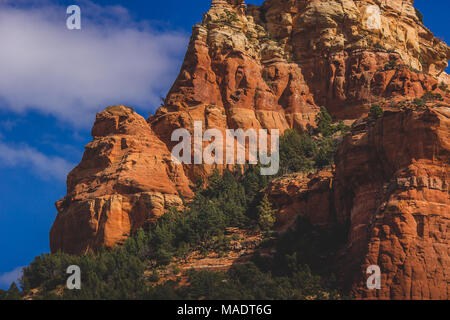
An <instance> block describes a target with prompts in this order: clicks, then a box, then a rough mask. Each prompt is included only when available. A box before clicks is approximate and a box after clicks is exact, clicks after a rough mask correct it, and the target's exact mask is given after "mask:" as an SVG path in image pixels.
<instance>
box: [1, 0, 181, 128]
mask: <svg viewBox="0 0 450 320" xmlns="http://www.w3.org/2000/svg"><path fill="white" fill-rule="evenodd" d="M26 4H28V5H26ZM81 13H82V30H68V29H67V28H66V17H67V15H66V8H65V7H60V6H57V5H54V4H52V3H51V2H49V1H39V2H38V1H31V0H30V1H17V0H14V1H8V0H0V46H1V48H2V49H1V50H0V70H2V72H1V73H0V108H5V109H9V110H13V111H15V112H24V111H26V110H29V109H34V110H38V111H40V112H42V113H45V114H52V115H54V116H56V117H58V118H59V119H63V120H65V121H68V122H70V123H72V124H75V125H77V126H83V125H89V124H90V122H91V121H92V118H93V114H94V113H95V112H97V111H98V110H99V109H102V108H104V107H106V106H108V105H111V104H122V103H126V104H131V105H137V106H146V107H148V109H149V111H150V109H153V108H155V107H157V106H158V104H159V102H160V100H159V97H160V95H161V94H162V93H163V92H164V91H165V90H167V88H168V87H169V85H170V83H171V82H172V81H173V79H174V77H175V76H176V72H177V69H178V65H179V61H180V58H181V55H182V53H183V52H184V50H185V45H186V42H187V37H186V35H184V34H180V33H178V32H173V31H167V32H161V31H156V30H154V29H152V28H151V27H150V26H149V25H148V24H144V23H136V22H133V21H132V20H131V19H130V15H129V13H128V11H127V10H126V9H124V8H123V7H120V6H107V7H102V6H99V5H96V4H94V3H92V2H90V1H82V2H81Z"/></svg>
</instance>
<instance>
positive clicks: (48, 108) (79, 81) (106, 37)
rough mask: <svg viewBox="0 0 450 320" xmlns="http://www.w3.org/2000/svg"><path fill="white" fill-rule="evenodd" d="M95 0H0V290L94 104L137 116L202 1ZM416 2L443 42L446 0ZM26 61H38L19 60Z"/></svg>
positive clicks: (47, 218)
mask: <svg viewBox="0 0 450 320" xmlns="http://www.w3.org/2000/svg"><path fill="white" fill-rule="evenodd" d="M94 2H95V4H94V3H92V2H89V1H75V0H71V1H56V0H55V1H51V0H39V1H37V0H15V1H10V0H0V41H5V39H6V43H8V41H20V40H21V39H24V43H23V47H22V50H19V51H14V50H13V48H12V47H9V46H6V50H5V47H4V46H2V50H0V66H1V65H2V59H3V64H4V66H3V68H0V69H1V70H2V73H4V74H5V71H6V75H7V77H6V78H7V80H8V79H9V80H11V79H14V80H15V81H9V80H8V81H6V82H5V80H3V82H2V80H1V79H2V78H1V77H0V243H1V250H0V288H3V289H4V288H7V287H9V284H10V282H11V281H12V280H14V279H15V278H16V277H17V274H18V273H19V271H20V267H21V266H25V265H27V264H29V263H30V262H31V261H32V260H33V259H34V257H35V256H37V255H40V254H41V253H45V252H48V251H49V239H48V234H49V230H50V227H51V225H52V223H53V220H54V218H55V215H56V209H55V207H54V202H55V201H57V200H59V199H61V198H63V197H64V195H65V191H66V190H65V176H66V174H67V172H68V171H69V170H70V169H71V168H73V167H74V166H75V165H76V164H77V163H78V162H79V161H80V159H81V157H82V153H83V150H84V146H85V145H86V144H87V143H88V142H89V141H90V139H91V137H90V127H91V125H92V123H93V121H94V116H95V113H96V112H97V111H100V110H101V109H103V108H104V107H106V106H107V105H110V104H127V105H132V106H134V107H136V109H137V111H138V112H140V113H141V114H142V115H144V116H147V115H148V113H149V112H152V111H154V110H155V108H156V107H158V105H159V102H160V96H164V95H165V93H166V92H167V91H168V89H169V88H170V85H171V84H172V82H173V80H174V79H175V77H176V75H177V72H178V68H179V66H180V64H181V62H182V59H183V56H184V53H185V47H186V44H187V41H188V37H189V35H190V31H191V27H192V25H194V24H196V23H198V22H199V21H200V20H201V16H202V13H204V12H206V11H207V9H208V8H209V4H210V1H209V0H194V1H186V0H165V1H142V0H126V1H125V0H121V1H119V0H108V1H106V0H97V1H94ZM261 2H262V1H256V0H255V1H250V3H254V4H259V3H261ZM11 3H14V5H11ZM71 4H79V5H80V6H81V8H82V16H83V21H82V23H83V24H82V25H83V33H80V32H78V33H77V31H68V30H66V29H65V18H66V15H65V7H67V6H68V5H71ZM416 6H417V7H418V8H419V9H420V10H421V11H422V13H423V14H424V16H425V24H426V25H427V26H428V27H429V28H430V29H431V30H432V31H433V32H434V33H435V34H436V35H438V36H440V37H442V38H443V39H445V40H446V41H447V42H449V41H450V30H449V28H448V12H449V9H450V2H449V1H440V2H439V5H436V3H435V2H431V1H425V0H417V1H416ZM86 8H88V9H87V10H85V9H86ZM2 27H3V28H2ZM86 29H88V30H87V31H85V30H86ZM50 35H51V36H50ZM40 39H44V40H42V41H44V43H45V45H42V43H41V42H39V41H38V40H40ZM25 40H26V41H25ZM119 43H120V44H121V45H119ZM79 47H81V48H82V49H80V50H79V49H78V48H79ZM8 48H10V49H8ZM83 48H91V49H85V50H84V49H83ZM31 55H32V57H33V58H32V59H30V57H31ZM12 58H14V59H12ZM88 58H89V63H87V62H86V61H87V59H88ZM5 59H11V61H8V62H7V63H6V62H5ZM83 59H86V60H83ZM30 60H31V61H38V63H37V66H36V64H33V65H28V64H27V63H28V62H29V61H30ZM119 60H120V61H121V63H120V64H118V63H117V61H119ZM122 62H123V63H122ZM80 64H81V65H83V66H84V64H86V67H85V68H79V67H77V66H79V65H80ZM43 74H45V75H46V76H47V77H46V78H44V77H43ZM67 74H70V77H69V80H67V79H66V78H67ZM17 83H19V84H20V85H19V86H17ZM14 84H16V85H15V86H14ZM80 91H82V92H83V94H82V95H79V94H78V92H80Z"/></svg>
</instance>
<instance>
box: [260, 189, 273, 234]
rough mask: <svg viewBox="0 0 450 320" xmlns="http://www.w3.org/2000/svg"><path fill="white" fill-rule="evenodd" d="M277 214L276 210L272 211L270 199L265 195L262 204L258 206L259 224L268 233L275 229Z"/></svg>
mask: <svg viewBox="0 0 450 320" xmlns="http://www.w3.org/2000/svg"><path fill="white" fill-rule="evenodd" d="M275 212H276V210H273V209H272V203H270V201H269V197H268V196H267V194H266V195H264V198H263V200H262V201H261V204H260V205H259V206H258V224H259V227H260V228H261V229H262V230H264V231H268V230H270V229H272V228H273V226H274V225H275V221H276V218H275Z"/></svg>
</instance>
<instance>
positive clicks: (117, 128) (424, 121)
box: [50, 0, 450, 299]
mask: <svg viewBox="0 0 450 320" xmlns="http://www.w3.org/2000/svg"><path fill="white" fill-rule="evenodd" d="M373 4H376V5H378V6H379V8H380V10H381V28H380V29H371V28H369V27H368V24H367V20H368V19H369V18H370V17H369V13H368V11H367V8H368V7H369V6H370V5H373ZM449 57H450V49H449V47H448V46H447V45H446V44H445V43H443V42H442V41H440V40H438V39H436V38H435V37H434V36H433V34H432V33H431V32H430V31H429V30H428V29H426V28H425V26H424V25H423V24H422V23H421V22H420V21H419V20H418V17H417V16H416V12H415V10H414V7H413V1H401V0H392V1H377V0H375V1H356V0H355V1H351V0H341V1H319V0H308V1H306V0H289V1H279V0H267V1H266V2H265V3H264V5H262V6H260V7H259V6H249V7H246V5H245V3H244V1H242V0H234V1H233V0H228V1H222V0H215V1H212V5H211V9H210V10H209V11H208V12H207V13H206V14H205V15H204V18H203V21H202V23H201V24H199V25H196V26H194V28H193V33H192V37H191V41H190V43H189V47H188V49H187V53H186V57H185V60H184V63H183V65H182V67H181V70H180V73H179V75H178V77H177V79H176V80H175V82H174V85H173V87H172V88H171V90H170V92H169V94H168V95H167V97H166V99H165V102H164V104H163V105H162V106H161V107H160V108H159V109H158V110H157V111H156V113H155V114H154V115H152V116H150V117H149V118H148V119H147V120H145V119H144V118H142V117H141V116H139V115H138V114H136V113H135V112H134V111H133V110H132V109H130V108H128V107H125V106H116V107H110V108H107V109H106V110H105V111H103V112H101V113H99V114H98V115H97V119H96V122H95V124H94V127H93V129H92V136H93V141H92V142H91V143H89V144H88V145H87V146H86V151H85V154H84V157H83V159H82V161H81V163H80V164H79V165H78V166H77V167H76V168H75V169H74V170H73V171H72V172H71V173H70V174H69V176H68V179H67V196H66V197H65V198H64V199H63V200H61V201H59V202H57V203H56V207H57V210H58V215H57V217H56V220H55V223H54V225H53V227H52V229H51V232H50V243H51V249H52V252H56V251H59V250H61V251H65V252H69V253H74V254H83V253H85V252H87V251H89V250H96V249H98V248H100V247H102V246H106V247H113V246H114V245H115V244H117V243H121V242H122V241H124V240H125V239H126V238H127V237H128V236H129V235H130V234H131V233H132V232H134V231H136V230H137V229H139V228H140V227H142V226H143V225H144V224H146V223H152V222H154V221H156V220H157V219H158V218H159V217H160V216H161V215H162V214H164V212H165V211H166V210H167V209H168V208H170V207H181V206H182V204H183V202H182V196H183V197H185V198H187V199H189V198H190V197H192V191H191V189H190V187H189V186H190V185H191V184H192V182H194V181H195V180H196V179H197V178H199V177H206V176H208V175H209V174H210V172H211V170H212V169H213V167H212V166H207V165H184V166H181V165H175V164H174V163H173V162H172V160H171V155H170V150H171V149H172V147H173V146H174V144H175V143H174V142H172V141H171V135H172V133H173V131H174V130H175V129H178V128H185V129H187V130H188V131H190V132H192V131H193V126H194V122H195V121H202V123H203V129H204V130H206V129H210V128H216V129H219V130H220V131H221V132H224V131H225V130H226V129H229V128H231V129H237V128H242V129H250V128H253V129H260V128H264V129H279V130H280V131H281V133H282V132H283V131H284V130H286V129H289V128H295V129H297V130H299V131H300V132H301V131H304V130H307V129H308V128H309V127H310V126H314V125H315V118H316V115H317V113H318V112H319V107H318V106H320V105H325V106H326V107H327V108H328V110H329V111H330V112H331V113H332V115H333V116H334V117H335V118H336V119H342V120H352V121H354V120H356V119H358V118H361V117H364V116H365V115H367V112H368V110H369V108H370V106H371V105H372V104H374V103H378V104H380V105H382V106H389V105H392V104H398V103H400V102H401V103H404V102H405V101H408V100H412V99H414V98H420V97H422V96H423V94H424V93H426V92H434V93H439V94H442V95H443V97H444V101H443V102H442V105H443V106H444V107H441V108H431V109H430V108H428V109H427V110H423V111H411V110H410V111H395V112H393V111H392V112H387V113H386V114H385V116H384V117H383V118H382V119H380V120H378V122H377V123H376V124H375V125H368V124H365V123H364V122H363V121H361V120H358V121H357V122H356V124H355V125H354V126H353V129H352V133H351V134H349V135H347V136H346V138H345V139H344V142H343V143H342V145H341V147H340V151H339V153H338V155H337V158H336V167H335V169H334V170H333V171H327V172H321V173H318V174H317V175H314V176H309V177H307V176H303V175H296V176H294V177H290V178H289V179H284V180H279V181H276V182H274V183H273V184H272V185H271V186H270V187H269V189H268V193H269V194H270V195H271V198H272V200H273V202H274V203H275V205H276V206H277V208H278V209H279V215H278V218H279V219H278V228H279V229H280V230H281V231H284V230H287V229H288V228H289V227H290V226H291V225H292V223H293V221H294V220H295V218H296V217H297V216H298V215H305V216H307V217H308V218H309V219H310V220H311V222H312V223H313V224H315V225H318V226H322V227H328V226H332V225H336V224H346V225H348V226H349V233H348V243H347V246H346V247H345V248H342V250H341V252H340V258H339V261H336V265H337V266H342V268H341V272H340V274H341V277H342V280H343V281H344V284H345V286H346V287H347V288H348V290H349V291H351V292H353V294H354V295H355V296H356V297H358V298H396V299H397V298H398V299H403V298H432V299H439V298H440V299H448V298H449V290H448V282H449V273H450V271H449V258H448V248H449V243H448V228H449V227H448V226H449V224H448V219H449V216H448V212H449V195H448V172H449V171H448V163H449V158H448V154H449V141H448V138H449V137H448V132H449V122H448V118H449V111H448V108H446V106H447V107H448V106H449V102H450V96H449V95H448V92H447V91H445V89H443V86H441V84H442V83H445V84H448V85H450V77H449V76H448V75H447V74H446V73H445V72H444V71H443V70H445V68H446V67H447V65H448V63H447V61H448V58H449ZM218 168H219V169H223V166H218ZM371 264H378V265H380V267H381V268H382V272H383V288H382V290H378V291H376V292H373V291H368V290H366V289H365V288H366V286H365V279H366V275H365V270H366V267H367V266H368V265H371Z"/></svg>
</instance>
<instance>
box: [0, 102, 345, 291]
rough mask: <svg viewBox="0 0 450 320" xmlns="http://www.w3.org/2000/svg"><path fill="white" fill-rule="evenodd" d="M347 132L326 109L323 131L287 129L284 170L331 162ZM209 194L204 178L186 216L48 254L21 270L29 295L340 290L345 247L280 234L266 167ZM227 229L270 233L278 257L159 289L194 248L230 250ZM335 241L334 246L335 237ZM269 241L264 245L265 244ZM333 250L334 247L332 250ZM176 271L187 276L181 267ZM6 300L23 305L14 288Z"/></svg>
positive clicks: (309, 235)
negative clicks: (73, 277) (337, 270)
mask: <svg viewBox="0 0 450 320" xmlns="http://www.w3.org/2000/svg"><path fill="white" fill-rule="evenodd" d="M346 130H348V128H347V127H346V126H344V125H343V124H342V123H338V124H333V123H332V118H331V116H330V115H329V114H328V112H327V111H326V109H325V108H322V112H321V113H320V114H319V116H318V127H317V128H314V129H311V130H310V132H308V133H305V134H303V135H301V136H300V135H299V134H298V133H297V132H295V131H287V132H286V133H285V135H284V136H283V137H282V138H281V141H280V164H281V169H282V172H281V173H280V175H281V174H285V173H290V172H297V171H303V172H307V171H311V170H318V169H321V168H324V167H326V166H329V165H331V164H332V162H333V157H334V153H335V150H336V147H337V144H338V141H339V135H340V134H342V133H344V132H345V131H346ZM208 181H209V184H208V186H207V187H206V188H203V187H202V185H203V183H202V182H201V181H199V183H198V184H197V186H196V187H195V197H194V199H193V201H191V202H190V203H188V204H186V208H185V209H184V210H183V211H182V212H180V211H178V210H175V209H171V210H169V212H167V213H166V214H165V215H164V216H163V217H162V218H161V219H160V220H159V221H158V222H157V223H156V224H153V225H149V226H146V227H145V228H143V229H141V230H139V231H138V232H137V233H136V234H134V235H133V236H132V237H131V238H129V239H128V240H127V242H126V243H125V244H124V245H122V246H120V247H117V248H115V249H113V250H106V249H103V250H100V251H99V252H97V253H95V254H94V253H89V254H87V255H85V256H71V255H68V254H64V253H57V254H51V255H49V254H44V255H41V256H40V257H37V258H36V259H35V260H34V261H33V262H32V263H31V264H30V265H29V266H28V267H26V268H25V269H24V273H23V277H22V279H21V286H22V289H23V294H27V293H29V292H30V290H32V289H35V288H40V292H39V294H38V295H35V296H34V298H42V299H60V298H63V299H199V298H206V299H305V298H308V297H309V298H317V299H320V298H335V297H337V293H336V291H335V288H336V284H335V281H334V280H333V276H332V270H330V269H329V266H330V263H327V262H329V261H331V260H330V259H332V257H333V254H334V253H335V252H336V248H337V246H338V245H339V244H340V241H339V240H340V239H338V238H337V237H336V235H335V233H333V232H331V231H329V230H328V231H326V232H325V231H323V230H318V229H315V228H314V227H312V226H311V225H309V223H308V222H307V221H303V220H299V221H298V227H297V229H296V231H291V232H288V233H286V234H284V235H283V236H282V237H278V238H276V237H273V235H274V233H273V232H272V231H271V229H272V228H273V225H274V223H275V218H274V210H273V209H272V205H271V203H270V201H269V199H268V198H267V197H266V196H264V193H263V192H262V190H263V189H264V188H265V187H266V186H267V185H268V183H269V182H270V180H269V177H267V176H262V175H261V174H260V168H259V166H254V167H253V166H249V167H247V168H245V170H243V171H242V170H238V169H236V170H234V171H225V172H224V173H223V174H222V175H220V174H219V172H217V171H216V172H214V173H213V175H212V176H211V177H210V179H209V180H208ZM229 227H235V228H242V229H246V230H249V229H259V230H261V231H264V232H265V234H266V236H267V239H266V240H268V241H269V242H271V243H269V245H270V246H275V247H276V254H275V255H274V256H273V257H261V256H255V257H254V258H253V261H252V262H251V263H249V264H246V265H238V266H234V267H232V268H231V270H230V271H228V272H226V273H217V272H209V271H203V272H196V271H194V270H191V271H190V272H188V275H187V276H188V283H189V286H180V285H179V283H177V282H176V281H167V282H165V283H160V284H157V283H158V280H159V272H160V271H161V270H164V268H166V266H167V265H169V264H170V263H171V262H172V261H173V258H174V257H177V258H178V261H183V260H184V259H186V258H187V257H188V255H189V254H190V253H191V252H192V251H200V252H202V253H203V254H205V255H206V254H208V253H209V252H217V253H218V254H219V255H220V254H223V253H225V252H226V250H227V243H228V242H229V241H230V238H229V237H228V236H227V234H226V232H225V230H226V229H227V228H229ZM330 239H332V240H330ZM266 244H267V242H266ZM330 244H333V245H335V246H336V247H334V246H332V247H330ZM70 265H78V266H79V267H80V268H81V271H82V289H81V290H68V289H64V288H65V282H66V280H67V277H68V275H67V274H66V269H67V267H68V266H70ZM173 270H174V274H178V273H179V272H180V270H179V269H177V268H174V269H173ZM14 286H15V284H14V285H13V286H12V288H11V289H10V290H9V291H7V292H5V291H0V299H17V298H18V296H19V294H20V293H19V290H18V289H17V287H14Z"/></svg>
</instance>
